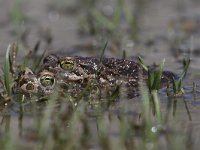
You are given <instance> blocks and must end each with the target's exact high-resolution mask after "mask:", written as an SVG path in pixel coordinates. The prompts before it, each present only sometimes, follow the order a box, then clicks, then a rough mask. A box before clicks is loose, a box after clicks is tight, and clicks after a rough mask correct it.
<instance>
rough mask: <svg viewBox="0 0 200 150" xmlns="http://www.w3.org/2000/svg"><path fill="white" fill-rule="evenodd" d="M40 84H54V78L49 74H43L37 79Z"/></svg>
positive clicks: (47, 85)
mask: <svg viewBox="0 0 200 150" xmlns="http://www.w3.org/2000/svg"><path fill="white" fill-rule="evenodd" d="M39 81H40V84H41V85H42V86H44V87H50V86H54V84H55V78H54V77H53V76H51V75H43V76H41V77H40V79H39Z"/></svg>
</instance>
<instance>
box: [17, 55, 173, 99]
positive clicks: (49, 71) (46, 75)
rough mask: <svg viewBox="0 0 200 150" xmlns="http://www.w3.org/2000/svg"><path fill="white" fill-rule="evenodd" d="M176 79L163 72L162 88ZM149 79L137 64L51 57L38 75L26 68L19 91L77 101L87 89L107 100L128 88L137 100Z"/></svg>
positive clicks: (131, 95) (128, 92) (46, 59)
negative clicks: (56, 94)
mask: <svg viewBox="0 0 200 150" xmlns="http://www.w3.org/2000/svg"><path fill="white" fill-rule="evenodd" d="M173 77H174V74H173V73H171V72H169V71H163V73H162V77H161V87H163V86H166V85H167V84H168V83H169V82H171V81H172V78H173ZM147 78H148V73H147V71H146V70H145V69H144V68H143V67H142V66H141V65H140V63H138V62H137V61H134V60H126V59H118V58H103V59H101V60H100V59H99V58H97V57H80V56H73V57H69V56H66V57H63V56H57V55H49V56H47V57H46V58H44V61H43V64H42V66H41V68H40V69H39V71H38V72H37V73H33V72H32V71H31V70H30V69H28V68H26V70H25V71H24V72H23V73H21V74H20V75H19V77H18V79H17V81H16V85H15V89H17V90H16V91H19V92H21V93H25V94H35V95H48V94H52V93H54V92H55V91H56V90H58V91H60V92H63V93H68V94H70V95H73V96H75V97H77V96H79V95H80V94H85V92H86V90H85V89H89V92H91V91H93V90H95V89H96V91H98V92H97V93H98V94H100V95H102V96H103V95H112V93H113V92H114V91H115V90H116V89H119V87H124V88H126V89H128V90H127V94H128V96H129V97H133V96H135V95H137V94H138V93H137V92H136V91H137V90H138V86H139V82H142V81H144V82H146V81H147ZM102 91H103V92H102ZM87 92H88V90H87Z"/></svg>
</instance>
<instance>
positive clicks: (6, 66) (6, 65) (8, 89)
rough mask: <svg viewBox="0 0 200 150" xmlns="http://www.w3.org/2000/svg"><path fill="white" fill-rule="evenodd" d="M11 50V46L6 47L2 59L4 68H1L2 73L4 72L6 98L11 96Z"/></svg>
mask: <svg viewBox="0 0 200 150" xmlns="http://www.w3.org/2000/svg"><path fill="white" fill-rule="evenodd" d="M11 49H12V45H8V48H7V50H6V56H5V58H4V67H3V72H4V85H5V88H6V93H7V95H8V96H11V83H12V78H11V74H10V67H11V66H10V51H11Z"/></svg>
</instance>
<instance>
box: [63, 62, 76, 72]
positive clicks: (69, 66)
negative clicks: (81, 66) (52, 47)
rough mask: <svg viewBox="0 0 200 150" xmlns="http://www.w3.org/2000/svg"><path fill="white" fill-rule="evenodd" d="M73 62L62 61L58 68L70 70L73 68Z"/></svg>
mask: <svg viewBox="0 0 200 150" xmlns="http://www.w3.org/2000/svg"><path fill="white" fill-rule="evenodd" d="M74 65H75V63H74V61H73V60H63V61H61V63H60V67H61V68H62V69H64V70H72V69H73V68H74Z"/></svg>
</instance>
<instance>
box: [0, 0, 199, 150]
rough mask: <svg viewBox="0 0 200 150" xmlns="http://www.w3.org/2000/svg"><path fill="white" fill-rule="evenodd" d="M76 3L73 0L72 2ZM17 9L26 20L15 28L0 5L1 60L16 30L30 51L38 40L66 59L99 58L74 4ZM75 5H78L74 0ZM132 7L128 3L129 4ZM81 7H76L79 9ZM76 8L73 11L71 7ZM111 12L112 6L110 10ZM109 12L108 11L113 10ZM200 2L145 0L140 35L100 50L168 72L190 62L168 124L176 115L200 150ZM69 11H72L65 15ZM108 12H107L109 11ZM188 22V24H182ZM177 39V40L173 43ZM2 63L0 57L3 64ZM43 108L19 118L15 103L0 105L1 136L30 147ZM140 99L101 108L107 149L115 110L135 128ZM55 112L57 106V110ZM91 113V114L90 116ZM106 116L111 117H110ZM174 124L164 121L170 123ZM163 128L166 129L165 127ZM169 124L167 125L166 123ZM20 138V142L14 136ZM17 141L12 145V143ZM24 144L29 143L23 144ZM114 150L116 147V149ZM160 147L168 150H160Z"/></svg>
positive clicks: (114, 133) (31, 0) (33, 0)
mask: <svg viewBox="0 0 200 150" xmlns="http://www.w3.org/2000/svg"><path fill="white" fill-rule="evenodd" d="M77 1H78V0H77ZM22 2H23V5H22V8H21V9H22V10H23V12H24V13H25V15H26V17H27V19H26V20H25V21H24V23H23V24H22V25H20V27H16V26H15V25H14V23H12V21H13V20H12V19H11V14H12V9H13V7H14V3H13V1H12V0H7V1H5V0H1V1H0V28H1V30H0V35H1V36H0V37H1V40H0V58H3V57H4V55H5V50H6V48H7V46H8V44H9V43H12V42H15V41H17V36H16V34H14V31H13V30H14V29H15V28H17V29H20V30H21V31H22V32H27V33H28V34H27V39H26V40H27V41H26V44H27V45H28V46H29V47H31V48H33V47H34V45H35V43H36V42H37V41H38V39H39V40H41V41H42V42H41V47H40V49H41V51H39V53H40V54H41V53H42V50H43V49H46V48H48V50H49V53H59V54H65V55H69V54H70V55H81V56H98V55H99V54H100V50H101V48H99V46H100V45H101V44H99V43H98V42H99V41H100V40H99V41H98V40H97V39H96V38H95V37H94V36H93V37H92V36H88V35H86V36H80V35H79V34H78V29H79V24H78V23H79V18H80V17H81V15H82V14H81V13H82V12H81V9H80V10H79V9H78V10H76V9H72V8H74V7H73V6H76V2H74V1H68V2H65V1H60V2H55V1H53V0H50V1H49V0H28V1H25V0H22ZM113 2H114V1H111V2H110V3H108V2H107V3H105V1H104V3H105V4H107V7H106V8H110V9H111V8H112V3H113ZM79 3H80V1H79ZM129 3H131V2H129ZM78 6H79V7H80V8H81V6H80V5H78ZM75 8H76V7H75ZM112 9H113V8H112ZM112 9H111V10H112ZM199 9H200V2H199V1H198V0H168V1H166V0H151V1H147V0H146V1H145V3H144V6H143V8H142V10H141V12H140V13H139V20H138V22H139V23H138V24H139V31H138V40H137V41H133V40H131V39H130V38H129V37H128V36H127V35H126V34H127V32H125V33H124V34H122V35H123V37H122V38H121V41H122V44H121V46H120V48H118V49H117V50H116V49H115V48H112V45H111V44H110V43H111V42H110V43H109V44H110V45H109V46H108V48H107V50H106V52H105V55H106V56H108V57H122V53H123V51H122V50H124V49H125V50H126V54H127V57H132V56H135V55H141V56H143V58H144V61H145V63H146V64H153V63H160V62H161V61H162V60H163V59H164V58H165V70H170V71H173V72H175V73H177V74H180V72H181V71H182V63H181V60H182V58H184V57H185V58H187V57H188V56H190V58H191V64H190V68H189V70H188V74H187V76H186V78H185V80H184V90H185V91H186V94H185V96H183V97H178V98H177V99H176V100H175V101H174V102H173V107H172V108H173V109H172V110H170V112H169V113H170V115H169V120H173V119H172V118H173V117H176V116H177V118H176V119H177V120H176V121H177V122H178V123H177V124H178V125H177V128H179V129H180V128H182V129H183V130H184V131H185V130H187V129H191V132H192V133H193V134H192V139H193V149H197V148H198V147H199V142H198V139H199V137H200V120H199V113H200V99H199V95H200V93H199V92H200V88H199V86H200V83H199V77H200V73H199V69H200V65H199V64H200V59H199V56H200V55H199V54H200V45H199V39H200V30H199V29H200V28H199V27H200V23H198V22H197V23H196V22H195V21H196V20H198V19H199V18H200V13H199ZM67 10H71V11H67ZM108 10H109V9H108ZM182 18H195V19H194V20H192V21H194V22H192V23H191V24H192V25H191V24H190V23H188V24H189V25H188V24H187V22H186V23H185V24H184V23H182V20H184V19H182ZM186 21H187V20H186ZM49 37H50V39H51V38H52V42H50V44H48V45H47V41H46V40H47V38H49ZM174 41H176V42H174ZM24 52H26V50H25V48H21V49H20V55H19V56H18V59H19V60H20V58H21V57H22V55H23V54H24ZM2 62H3V60H2V59H0V63H1V64H2ZM193 83H196V86H197V92H196V93H192V89H193ZM159 97H160V100H161V110H162V112H163V113H167V105H168V100H169V99H168V98H167V96H166V93H165V92H163V91H162V90H161V91H160V95H159ZM44 106H45V105H44V104H42V105H41V106H40V105H39V106H38V107H37V109H36V110H32V109H30V108H31V106H29V104H27V105H25V106H24V108H23V109H27V111H25V113H24V114H21V113H20V110H19V109H20V108H19V105H18V104H17V103H14V104H12V106H9V105H8V106H7V107H5V108H4V107H2V111H1V116H0V119H1V132H0V135H1V136H4V134H5V133H6V131H7V130H8V129H7V128H9V130H10V133H12V140H13V141H19V143H18V144H17V145H20V146H21V147H22V148H24V149H26V148H31V146H33V145H34V142H35V140H36V139H37V138H36V137H37V132H36V131H35V128H36V127H37V125H35V122H36V121H35V119H37V117H35V116H37V115H40V112H42V111H44V110H45V107H44ZM140 107H141V97H136V98H134V99H131V100H126V101H124V100H119V101H117V102H116V103H114V104H113V105H112V106H110V107H109V108H107V109H106V111H105V112H104V114H103V117H104V122H105V124H109V128H110V131H109V133H110V135H111V137H112V138H111V139H112V140H111V141H112V142H113V143H112V146H113V147H112V148H113V149H114V148H115V146H114V145H115V143H117V142H118V140H119V138H117V137H119V136H118V135H119V130H118V129H119V120H118V114H119V112H120V109H121V108H122V109H125V110H124V111H125V113H124V114H125V115H126V116H128V117H132V118H133V120H134V121H135V122H136V124H140V120H139V119H138V118H139V117H138V116H140V114H141V113H142V110H141V108H140ZM58 108H60V106H58ZM93 113H94V112H93V109H91V108H88V114H89V116H91V117H89V118H88V121H89V122H90V125H89V126H90V128H91V130H92V131H93V132H94V134H92V136H93V137H94V138H93V144H91V143H92V142H91V143H90V144H91V147H92V148H94V149H100V148H99V147H98V146H97V145H98V144H97V142H96V139H97V135H96V134H97V130H98V129H97V127H96V124H95V121H96V119H95V117H94V116H95V115H94V114H93ZM93 115H94V116H93ZM109 117H111V119H110V118H109ZM173 123H174V122H173V121H172V122H169V124H173ZM166 126H168V125H166ZM169 126H170V125H169ZM18 137H21V138H18ZM16 143H17V142H16ZM24 143H28V144H27V145H26V144H24ZM163 147H165V146H163ZM118 149H120V148H119V147H118ZM165 149H167V148H166V147H165Z"/></svg>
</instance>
